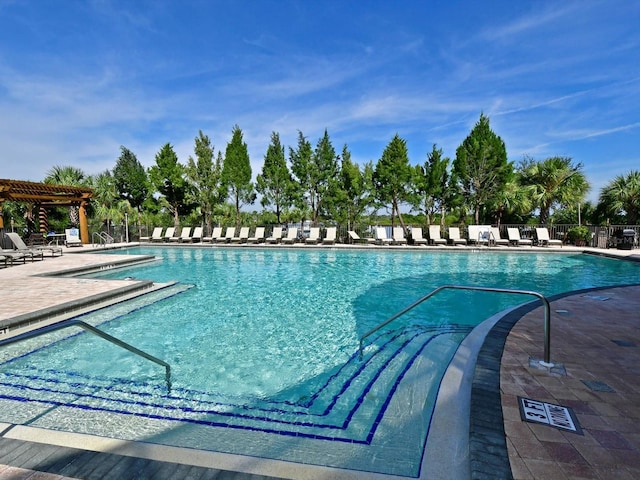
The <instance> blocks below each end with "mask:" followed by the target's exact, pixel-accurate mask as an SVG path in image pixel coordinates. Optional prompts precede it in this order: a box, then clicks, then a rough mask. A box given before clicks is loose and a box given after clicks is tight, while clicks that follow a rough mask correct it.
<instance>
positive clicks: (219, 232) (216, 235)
mask: <svg viewBox="0 0 640 480" xmlns="http://www.w3.org/2000/svg"><path fill="white" fill-rule="evenodd" d="M220 237H222V227H213V232H211V236H210V237H204V238H203V239H202V241H203V242H215V241H216V239H217V238H220Z"/></svg>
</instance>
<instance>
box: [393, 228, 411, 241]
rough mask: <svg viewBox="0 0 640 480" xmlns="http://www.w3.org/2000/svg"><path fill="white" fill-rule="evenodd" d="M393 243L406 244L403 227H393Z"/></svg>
mask: <svg viewBox="0 0 640 480" xmlns="http://www.w3.org/2000/svg"><path fill="white" fill-rule="evenodd" d="M391 243H392V244H393V245H406V244H407V239H406V238H405V236H404V229H403V228H402V227H393V236H392V238H391Z"/></svg>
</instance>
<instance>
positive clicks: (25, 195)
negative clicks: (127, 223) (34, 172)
mask: <svg viewBox="0 0 640 480" xmlns="http://www.w3.org/2000/svg"><path fill="white" fill-rule="evenodd" d="M92 195H93V190H91V189H90V188H87V187H71V186H67V185H49V184H46V183H36V182H26V181H21V180H5V179H0V229H2V228H4V219H3V217H2V204H3V203H4V202H5V201H6V200H11V201H13V202H26V203H32V204H34V205H35V206H37V207H38V210H39V214H42V212H45V218H46V209H47V208H52V207H78V214H79V215H78V216H79V226H80V239H81V240H82V243H89V226H88V224H87V212H86V207H87V205H88V204H89V200H90V198H91V196H92ZM42 228H43V225H42V224H41V229H42ZM43 233H46V231H45V232H43Z"/></svg>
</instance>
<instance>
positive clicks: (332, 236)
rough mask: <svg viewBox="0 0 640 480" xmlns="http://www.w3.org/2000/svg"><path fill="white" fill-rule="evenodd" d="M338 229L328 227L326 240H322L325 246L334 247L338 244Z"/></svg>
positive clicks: (325, 235)
mask: <svg viewBox="0 0 640 480" xmlns="http://www.w3.org/2000/svg"><path fill="white" fill-rule="evenodd" d="M336 232H337V229H336V227H327V231H326V232H325V234H324V238H323V239H322V244H323V245H333V244H334V243H336Z"/></svg>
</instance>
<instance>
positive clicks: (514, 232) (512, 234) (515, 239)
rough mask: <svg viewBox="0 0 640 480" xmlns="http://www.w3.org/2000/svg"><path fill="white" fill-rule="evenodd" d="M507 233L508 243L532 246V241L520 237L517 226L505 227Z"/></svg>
mask: <svg viewBox="0 0 640 480" xmlns="http://www.w3.org/2000/svg"><path fill="white" fill-rule="evenodd" d="M507 234H508V235H509V244H511V245H515V246H520V245H529V246H530V247H532V246H533V242H532V241H531V240H529V239H528V238H520V230H518V229H517V228H515V227H513V228H507Z"/></svg>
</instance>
